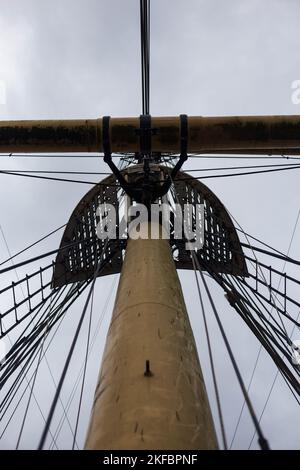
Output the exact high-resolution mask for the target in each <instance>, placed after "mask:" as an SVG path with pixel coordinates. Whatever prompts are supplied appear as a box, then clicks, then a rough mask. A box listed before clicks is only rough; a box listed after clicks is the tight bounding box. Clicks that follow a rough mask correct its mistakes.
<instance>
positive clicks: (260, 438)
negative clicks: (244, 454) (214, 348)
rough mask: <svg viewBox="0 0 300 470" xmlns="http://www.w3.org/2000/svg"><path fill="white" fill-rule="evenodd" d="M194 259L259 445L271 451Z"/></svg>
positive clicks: (203, 278) (204, 281)
mask: <svg viewBox="0 0 300 470" xmlns="http://www.w3.org/2000/svg"><path fill="white" fill-rule="evenodd" d="M194 259H195V263H196V266H197V269H198V272H199V273H200V276H201V280H202V282H203V285H204V288H205V291H206V294H207V296H208V299H209V302H210V304H211V307H212V310H213V313H214V316H215V319H216V321H217V324H218V327H219V330H220V333H221V335H222V338H223V341H224V343H225V346H226V349H227V352H228V355H229V357H230V360H231V363H232V366H233V368H234V371H235V374H236V377H237V379H238V382H239V385H240V387H241V390H242V393H243V395H244V398H245V401H246V403H247V407H248V410H249V413H250V416H251V418H252V421H253V424H254V427H255V429H256V431H257V434H258V442H259V445H260V447H261V449H262V450H269V444H268V441H267V440H266V438H265V437H264V435H263V433H262V430H261V427H260V424H259V421H258V420H257V417H256V414H255V411H254V409H253V406H252V403H251V401H250V398H249V395H248V393H247V389H246V387H245V384H244V381H243V378H242V376H241V373H240V370H239V368H238V365H237V363H236V360H235V357H234V355H233V352H232V349H231V347H230V344H229V341H228V339H227V336H226V333H225V330H224V328H223V325H222V322H221V319H220V317H219V314H218V312H217V309H216V306H215V304H214V301H213V298H212V296H211V293H210V290H209V288H208V285H207V282H206V280H205V277H204V276H203V273H202V269H201V267H200V264H199V261H198V258H197V257H196V256H195V258H194Z"/></svg>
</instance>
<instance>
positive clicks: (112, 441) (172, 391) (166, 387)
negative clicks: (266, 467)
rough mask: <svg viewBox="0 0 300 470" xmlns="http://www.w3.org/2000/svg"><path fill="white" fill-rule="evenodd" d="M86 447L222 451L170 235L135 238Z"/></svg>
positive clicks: (130, 246) (129, 250)
mask: <svg viewBox="0 0 300 470" xmlns="http://www.w3.org/2000/svg"><path fill="white" fill-rule="evenodd" d="M152 224H153V222H152ZM146 229H148V225H147V227H146ZM149 230H150V224H149ZM85 447H86V449H134V450H138V449H217V448H218V444H217V438H216V433H215V429H214V425H213V420H212V416H211V411H210V407H209V402H208V398H207V394H206V390H205V384H204V380H203V376H202V372H201V367H200V363H199V359H198V354H197V349H196V345H195V340H194V336H193V332H192V329H191V325H190V322H189V318H188V314H187V311H186V306H185V302H184V298H183V294H182V290H181V286H180V281H179V278H178V275H177V271H176V268H175V263H174V261H173V257H172V253H171V248H170V244H169V241H168V240H166V239H162V238H160V239H151V238H149V239H137V240H133V239H129V240H128V245H127V250H126V255H125V260H124V264H123V268H122V273H121V276H120V281H119V286H118V292H117V296H116V301H115V305H114V309H113V314H112V319H111V324H110V327H109V331H108V335H107V340H106V346H105V351H104V355H103V361H102V367H101V371H100V375H99V380H98V384H97V387H96V391H95V397H94V405H93V409H92V415H91V420H90V425H89V430H88V434H87V439H86V446H85Z"/></svg>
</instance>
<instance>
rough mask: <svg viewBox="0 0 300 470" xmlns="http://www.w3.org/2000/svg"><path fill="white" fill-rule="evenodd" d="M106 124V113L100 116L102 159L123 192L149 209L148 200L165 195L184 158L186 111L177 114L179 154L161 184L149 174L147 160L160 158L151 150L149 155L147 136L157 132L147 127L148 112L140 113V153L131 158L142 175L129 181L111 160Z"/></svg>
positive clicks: (150, 161) (107, 122)
mask: <svg viewBox="0 0 300 470" xmlns="http://www.w3.org/2000/svg"><path fill="white" fill-rule="evenodd" d="M109 124H110V116H104V117H103V118H102V147H103V152H104V161H105V163H107V164H108V166H109V167H110V169H111V170H112V172H113V174H114V175H115V176H116V178H117V180H118V181H119V183H120V185H121V187H122V189H123V190H124V191H125V193H126V194H127V195H128V196H130V197H131V198H132V199H133V200H135V201H136V202H138V203H141V204H144V205H145V206H146V207H147V208H149V205H150V204H151V203H153V202H154V201H156V200H157V199H158V198H159V197H162V196H164V195H165V194H167V192H168V191H169V189H170V187H171V184H172V180H173V179H174V178H175V177H176V175H177V173H178V171H179V170H180V169H181V167H182V165H183V164H184V162H185V161H186V160H187V158H188V156H187V145H188V117H187V115H186V114H181V115H180V155H179V159H178V161H177V163H176V165H175V166H174V168H172V171H171V173H170V175H169V176H168V177H167V178H166V180H165V181H164V182H163V184H161V182H159V181H157V180H156V181H155V179H153V175H152V174H151V163H152V162H153V161H154V162H158V161H159V160H160V153H154V154H153V155H152V150H151V137H152V135H155V134H157V132H158V129H157V128H152V127H151V116H150V115H148V114H146V115H141V116H140V128H139V129H136V134H137V135H139V137H140V152H139V153H136V154H135V158H136V159H137V161H138V162H139V163H142V165H143V176H142V178H140V179H137V180H136V181H135V182H134V183H133V184H130V183H128V182H127V181H126V179H125V178H124V176H123V175H122V173H121V172H120V170H119V169H118V167H117V166H116V165H115V164H114V162H113V160H112V152H111V145H110V133H109V130H110V126H109Z"/></svg>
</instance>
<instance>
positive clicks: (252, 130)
mask: <svg viewBox="0 0 300 470" xmlns="http://www.w3.org/2000/svg"><path fill="white" fill-rule="evenodd" d="M151 127H152V129H153V135H152V139H151V149H152V151H153V152H163V153H179V152H180V119H179V117H152V118H151ZM139 129H140V121H139V118H135V117H132V118H111V119H110V141H111V142H110V144H111V145H110V146H111V150H112V152H131V153H134V152H139V151H140V133H139ZM102 151H103V148H102V119H85V120H84V119H81V120H80V119H78V120H76V119H74V120H57V121H55V120H52V121H51V120H49V121H0V152H1V153H24V152H28V153H38V152H54V153H58V152H102ZM187 151H188V153H214V152H227V153H233V154H234V153H238V154H239V153H245V154H246V153H248V154H251V153H254V154H256V153H261V154H267V155H270V154H282V153H290V154H293V155H296V154H298V155H299V154H300V116H236V117H229V116H225V117H222V116H221V117H201V116H191V117H189V118H188V145H187Z"/></svg>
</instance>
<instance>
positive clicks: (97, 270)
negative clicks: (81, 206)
mask: <svg viewBox="0 0 300 470" xmlns="http://www.w3.org/2000/svg"><path fill="white" fill-rule="evenodd" d="M108 241H109V238H107V239H106V243H105V246H104V249H103V251H102V253H101V257H100V259H99V261H98V265H97V266H96V268H95V272H94V277H93V280H92V283H91V287H90V290H89V292H88V295H87V298H86V301H85V304H84V307H83V311H82V314H81V317H80V319H79V323H78V326H77V329H76V332H75V335H74V338H73V341H72V344H71V347H70V350H69V353H68V356H67V359H66V362H65V365H64V368H63V371H62V374H61V377H60V380H59V383H58V386H57V389H56V393H55V395H54V398H53V402H52V405H51V407H50V411H49V415H48V418H47V421H46V424H45V427H44V430H43V433H42V436H41V440H40V443H39V446H38V450H42V449H43V447H44V444H45V441H46V437H47V434H48V430H49V428H50V425H51V422H52V418H53V415H54V411H55V408H56V405H57V401H58V398H59V395H60V392H61V389H62V386H63V384H64V380H65V377H66V374H67V371H68V368H69V365H70V362H71V359H72V356H73V352H74V349H75V346H76V343H77V339H78V337H79V333H80V330H81V327H82V324H83V320H84V318H85V314H86V311H87V308H88V304H89V301H90V298H91V295H92V293H93V290H94V287H95V282H96V279H97V276H98V274H99V272H100V270H101V267H102V259H103V254H104V252H105V250H106V246H107V245H108Z"/></svg>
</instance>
